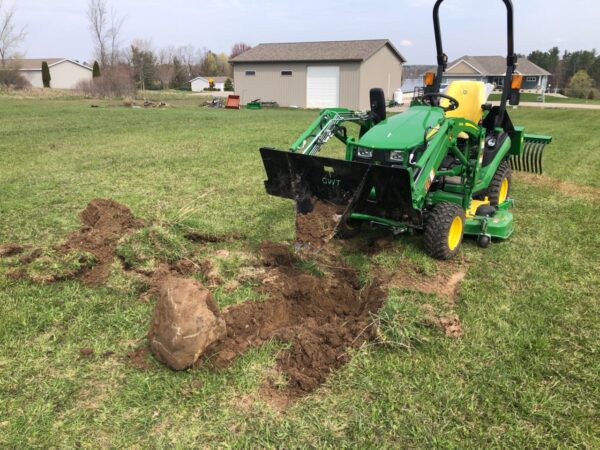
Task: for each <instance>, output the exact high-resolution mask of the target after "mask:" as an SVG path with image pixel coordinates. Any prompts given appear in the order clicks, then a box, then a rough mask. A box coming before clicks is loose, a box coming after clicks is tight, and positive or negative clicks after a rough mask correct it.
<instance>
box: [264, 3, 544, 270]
mask: <svg viewBox="0 0 600 450" xmlns="http://www.w3.org/2000/svg"><path fill="white" fill-rule="evenodd" d="M443 1H444V0H437V1H436V3H435V6H434V9H433V20H434V30H435V42H436V47H437V63H438V65H437V71H436V73H433V72H432V73H427V74H426V75H425V77H424V86H423V87H421V88H416V89H415V93H414V94H415V95H414V98H413V100H412V102H411V104H410V107H409V108H408V110H407V111H406V112H403V113H400V114H397V115H394V116H391V117H387V114H386V101H385V97H384V92H383V90H382V89H379V88H374V89H371V91H370V102H371V110H370V111H367V112H359V111H351V110H348V109H343V108H331V109H325V110H323V111H321V113H320V115H319V117H318V118H317V119H316V120H315V121H314V122H313V123H312V124H311V125H310V127H309V128H308V130H307V131H306V132H305V133H304V134H303V135H302V136H300V138H299V139H298V140H297V141H296V142H295V143H294V144H293V145H292V147H291V148H290V150H289V151H281V150H276V149H273V148H261V149H260V151H261V155H262V159H263V163H264V166H265V169H266V173H267V177H268V179H267V180H266V181H265V186H266V190H267V192H268V193H269V194H271V195H275V196H279V197H284V198H289V199H293V200H295V201H296V206H297V211H298V213H299V214H307V213H310V212H311V211H312V209H313V206H314V202H315V201H317V200H319V201H323V202H329V203H332V204H335V205H339V206H340V207H342V209H343V211H344V212H343V214H341V215H340V218H339V219H340V220H339V225H338V229H337V233H338V235H340V236H341V237H352V236H354V235H356V234H357V233H358V232H359V231H360V228H361V225H363V224H365V223H369V224H375V225H379V226H385V227H389V228H391V229H392V230H393V231H394V232H396V233H399V232H405V231H409V230H422V231H423V232H424V243H425V249H426V251H427V252H428V253H429V254H430V255H431V256H432V257H434V258H438V259H449V258H452V257H453V256H455V255H456V254H457V252H458V250H459V247H460V245H461V243H462V240H463V236H464V235H465V234H466V235H473V236H475V237H476V238H477V241H478V244H479V245H480V246H481V247H487V246H488V245H489V244H490V242H491V240H492V238H494V239H506V238H508V237H509V236H510V235H511V234H512V232H513V216H512V214H511V213H510V212H509V208H510V207H511V206H512V205H513V200H512V198H511V196H510V194H511V182H512V177H511V169H515V170H526V171H531V172H539V173H541V169H542V167H541V159H542V153H543V149H544V146H545V145H546V144H548V143H550V142H551V139H552V138H551V137H549V136H534V135H528V134H525V133H524V129H523V128H522V127H516V126H514V125H513V123H512V121H511V120H510V117H509V115H508V112H507V110H506V107H507V104H511V105H518V103H519V92H520V88H521V82H522V79H523V78H522V76H521V75H520V74H518V71H517V56H516V55H515V53H514V48H513V7H512V3H511V0H503V2H504V4H505V5H506V9H507V16H508V21H507V22H508V27H507V28H508V55H507V58H506V75H505V78H504V83H503V90H502V97H501V101H500V104H499V105H498V106H492V105H491V104H489V103H486V101H487V95H488V92H487V89H486V85H484V83H482V82H478V81H460V80H459V81H453V82H451V83H450V85H449V86H448V89H447V91H446V92H445V93H442V92H441V91H440V85H441V83H442V79H443V76H444V72H445V70H446V67H447V63H448V57H447V56H446V55H445V54H444V52H443V48H442V38H441V32H440V25H439V13H438V11H439V8H440V5H441V4H442V2H443ZM348 123H354V124H355V126H356V128H357V129H360V131H359V132H358V135H357V136H355V137H353V136H349V133H348V132H347V128H346V126H345V125H347V124H348ZM332 137H335V138H337V139H339V140H340V141H342V142H343V143H344V144H345V147H346V152H345V159H344V160H341V159H335V158H327V157H321V156H316V155H317V154H318V153H319V151H320V150H321V149H322V148H323V146H324V145H325V144H326V143H327V142H328V141H329V140H330V139H331V138H332Z"/></svg>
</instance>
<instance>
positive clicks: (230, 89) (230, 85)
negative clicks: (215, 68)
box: [223, 78, 233, 92]
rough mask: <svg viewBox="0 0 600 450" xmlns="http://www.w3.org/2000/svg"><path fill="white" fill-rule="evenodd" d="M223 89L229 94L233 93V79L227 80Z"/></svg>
mask: <svg viewBox="0 0 600 450" xmlns="http://www.w3.org/2000/svg"><path fill="white" fill-rule="evenodd" d="M223 88H224V89H225V90H226V91H228V92H233V81H231V78H227V79H226V80H225V84H224V85H223Z"/></svg>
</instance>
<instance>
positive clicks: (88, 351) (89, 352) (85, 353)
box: [79, 347, 94, 358]
mask: <svg viewBox="0 0 600 450" xmlns="http://www.w3.org/2000/svg"><path fill="white" fill-rule="evenodd" d="M79 354H80V355H81V356H82V357H84V358H89V357H91V356H94V349H93V348H90V347H84V348H81V349H79Z"/></svg>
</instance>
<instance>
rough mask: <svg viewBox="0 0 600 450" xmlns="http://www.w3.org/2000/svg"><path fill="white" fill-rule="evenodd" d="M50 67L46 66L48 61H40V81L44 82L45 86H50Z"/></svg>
mask: <svg viewBox="0 0 600 450" xmlns="http://www.w3.org/2000/svg"><path fill="white" fill-rule="evenodd" d="M51 79H52V78H51V77H50V68H49V67H48V63H47V62H46V61H42V83H44V87H45V88H49V87H50V80H51Z"/></svg>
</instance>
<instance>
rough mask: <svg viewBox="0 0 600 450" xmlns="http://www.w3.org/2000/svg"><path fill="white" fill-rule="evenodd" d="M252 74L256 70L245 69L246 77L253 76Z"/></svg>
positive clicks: (254, 73)
mask: <svg viewBox="0 0 600 450" xmlns="http://www.w3.org/2000/svg"><path fill="white" fill-rule="evenodd" d="M254 75H256V71H255V70H246V76H247V77H253V76H254Z"/></svg>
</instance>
